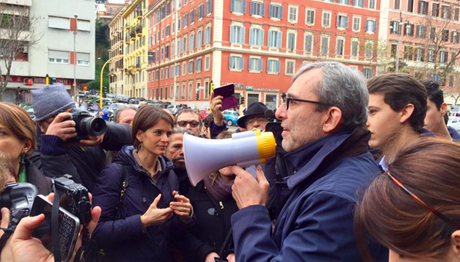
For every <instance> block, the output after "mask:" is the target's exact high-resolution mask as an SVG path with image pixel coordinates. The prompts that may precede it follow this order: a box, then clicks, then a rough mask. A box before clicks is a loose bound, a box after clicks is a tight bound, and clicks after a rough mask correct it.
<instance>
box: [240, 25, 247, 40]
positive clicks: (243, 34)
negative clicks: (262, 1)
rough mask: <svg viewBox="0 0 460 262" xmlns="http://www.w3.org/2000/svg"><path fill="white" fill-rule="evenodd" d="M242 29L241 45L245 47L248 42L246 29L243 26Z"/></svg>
mask: <svg viewBox="0 0 460 262" xmlns="http://www.w3.org/2000/svg"><path fill="white" fill-rule="evenodd" d="M240 28H241V39H240V40H241V41H240V44H242V45H244V43H245V42H246V41H245V40H246V27H244V26H242V27H240Z"/></svg>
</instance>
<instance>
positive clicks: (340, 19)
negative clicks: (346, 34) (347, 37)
mask: <svg viewBox="0 0 460 262" xmlns="http://www.w3.org/2000/svg"><path fill="white" fill-rule="evenodd" d="M337 28H339V29H346V28H348V16H346V15H337Z"/></svg>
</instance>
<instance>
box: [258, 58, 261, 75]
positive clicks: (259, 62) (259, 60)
mask: <svg viewBox="0 0 460 262" xmlns="http://www.w3.org/2000/svg"><path fill="white" fill-rule="evenodd" d="M257 62H258V64H259V66H258V68H259V72H262V58H259V59H258V61H257Z"/></svg>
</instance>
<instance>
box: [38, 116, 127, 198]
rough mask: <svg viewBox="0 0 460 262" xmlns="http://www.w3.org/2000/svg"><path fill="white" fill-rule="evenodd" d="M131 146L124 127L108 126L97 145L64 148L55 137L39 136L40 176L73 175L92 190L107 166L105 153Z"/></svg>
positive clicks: (78, 181) (63, 144) (108, 124)
mask: <svg viewBox="0 0 460 262" xmlns="http://www.w3.org/2000/svg"><path fill="white" fill-rule="evenodd" d="M130 144H132V138H131V127H130V126H128V125H125V124H113V123H107V131H106V133H105V135H104V140H103V142H102V143H101V144H100V145H99V146H94V147H86V146H85V147H80V146H78V147H73V148H69V149H67V148H66V146H67V145H66V143H65V142H64V141H63V140H62V139H60V138H59V137H57V136H52V135H42V144H41V147H40V151H41V162H42V165H43V173H44V174H45V175H46V176H49V177H60V176H62V175H65V174H69V175H72V179H73V180H74V181H75V182H76V183H79V184H82V185H83V186H85V187H86V188H88V190H89V192H92V191H93V188H94V184H95V183H96V180H97V177H98V176H99V174H100V173H101V172H102V170H103V169H104V167H105V166H106V155H105V152H104V150H114V151H118V150H120V149H121V147H122V146H124V145H130Z"/></svg>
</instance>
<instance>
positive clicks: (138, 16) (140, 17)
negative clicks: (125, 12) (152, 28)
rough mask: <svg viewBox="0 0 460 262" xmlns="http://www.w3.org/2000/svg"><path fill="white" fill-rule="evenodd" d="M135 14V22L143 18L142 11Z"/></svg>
mask: <svg viewBox="0 0 460 262" xmlns="http://www.w3.org/2000/svg"><path fill="white" fill-rule="evenodd" d="M136 13H137V20H142V18H143V16H142V10H137V11H136Z"/></svg>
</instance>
